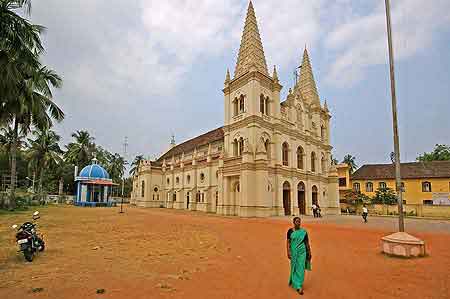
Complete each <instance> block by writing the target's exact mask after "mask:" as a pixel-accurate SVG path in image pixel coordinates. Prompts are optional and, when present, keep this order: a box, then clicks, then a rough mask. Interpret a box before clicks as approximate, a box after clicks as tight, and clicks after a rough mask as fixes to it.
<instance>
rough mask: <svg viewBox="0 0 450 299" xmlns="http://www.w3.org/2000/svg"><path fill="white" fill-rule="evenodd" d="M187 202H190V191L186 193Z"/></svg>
mask: <svg viewBox="0 0 450 299" xmlns="http://www.w3.org/2000/svg"><path fill="white" fill-rule="evenodd" d="M186 199H187V202H189V192H187V193H186Z"/></svg>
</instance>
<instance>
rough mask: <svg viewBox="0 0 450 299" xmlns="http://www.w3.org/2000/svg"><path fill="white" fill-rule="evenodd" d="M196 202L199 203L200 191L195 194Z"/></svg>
mask: <svg viewBox="0 0 450 299" xmlns="http://www.w3.org/2000/svg"><path fill="white" fill-rule="evenodd" d="M196 201H197V202H200V191H198V192H197V195H196Z"/></svg>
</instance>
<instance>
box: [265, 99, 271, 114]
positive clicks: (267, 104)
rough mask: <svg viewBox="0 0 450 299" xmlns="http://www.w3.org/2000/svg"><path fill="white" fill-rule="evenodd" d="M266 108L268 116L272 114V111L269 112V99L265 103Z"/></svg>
mask: <svg viewBox="0 0 450 299" xmlns="http://www.w3.org/2000/svg"><path fill="white" fill-rule="evenodd" d="M264 107H265V108H266V111H265V112H266V115H269V114H270V110H269V97H266V99H265V101H264Z"/></svg>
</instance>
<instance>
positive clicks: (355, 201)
mask: <svg viewBox="0 0 450 299" xmlns="http://www.w3.org/2000/svg"><path fill="white" fill-rule="evenodd" d="M344 199H345V201H346V202H347V203H348V204H351V205H361V204H363V203H370V202H371V201H372V199H371V198H370V196H367V195H365V194H363V193H361V192H356V191H353V190H351V191H347V192H346V193H345V195H344Z"/></svg>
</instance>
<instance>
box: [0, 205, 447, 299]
mask: <svg viewBox="0 0 450 299" xmlns="http://www.w3.org/2000/svg"><path fill="white" fill-rule="evenodd" d="M28 214H31V213H30V212H28V213H21V214H9V215H8V214H1V215H0V244H2V246H1V248H0V298H21V299H22V298H58V299H59V298H186V299H194V298H196V299H197V298H233V299H240V298H262V299H263V298H283V299H284V298H298V297H300V296H299V295H298V294H296V293H295V292H294V291H293V290H292V289H290V288H289V287H288V285H287V283H288V275H289V262H288V259H287V257H286V243H285V242H286V241H285V239H286V231H287V229H288V228H289V227H290V219H288V218H270V219H241V218H235V217H219V216H215V215H209V214H203V213H196V212H185V211H174V210H163V209H139V208H135V207H127V208H126V209H125V213H124V214H119V213H118V210H117V209H115V208H109V209H108V208H77V207H72V206H58V207H47V208H43V209H41V215H42V218H41V219H40V220H39V230H40V231H41V232H42V233H44V234H45V239H46V242H47V249H46V251H44V252H43V253H42V254H39V255H38V256H36V257H35V260H34V261H33V262H32V263H27V262H25V261H24V258H23V256H21V255H20V254H19V253H17V252H16V250H17V249H16V245H15V243H14V241H15V240H14V231H13V230H12V229H11V228H10V226H11V225H12V224H14V223H22V222H23V221H25V220H29V218H30V217H29V215H28ZM341 217H342V218H341ZM345 217H350V218H345ZM342 219H344V220H342ZM380 219H381V218H380ZM369 221H370V223H371V225H370V226H369V225H368V226H364V225H362V224H361V223H360V219H359V218H351V216H340V217H330V218H327V217H325V218H322V219H320V220H313V219H311V218H306V219H305V223H304V227H305V228H306V229H307V230H308V232H309V236H310V240H311V247H312V254H313V271H312V272H308V273H307V276H306V281H305V295H303V298H397V299H398V298H442V299H443V298H450V249H449V248H450V230H448V231H447V230H446V229H442V224H441V225H440V226H439V227H440V228H441V229H439V230H437V232H432V231H433V229H432V227H433V225H434V224H430V225H428V224H427V225H428V226H429V227H431V229H428V230H422V231H421V232H420V231H418V232H416V233H414V234H415V235H416V236H418V237H421V238H423V239H424V240H426V242H427V251H428V253H429V254H430V255H429V256H428V257H425V258H421V259H411V260H406V259H396V258H391V257H387V256H385V255H382V254H381V253H380V245H379V240H380V238H381V237H382V236H384V235H386V234H387V233H389V232H390V229H388V228H387V227H388V226H386V223H385V222H386V220H384V219H382V220H378V219H377V218H370V219H369ZM422 221H426V220H422ZM377 223H379V224H377ZM417 223H419V222H417ZM443 226H444V227H448V223H446V222H444V224H443ZM409 228H410V229H412V230H414V225H410V226H409ZM100 289H103V290H104V292H103V293H100V294H97V290H100ZM99 292H101V291H99Z"/></svg>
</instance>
